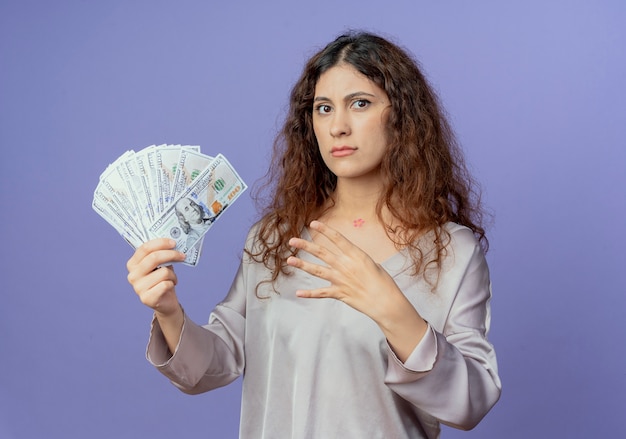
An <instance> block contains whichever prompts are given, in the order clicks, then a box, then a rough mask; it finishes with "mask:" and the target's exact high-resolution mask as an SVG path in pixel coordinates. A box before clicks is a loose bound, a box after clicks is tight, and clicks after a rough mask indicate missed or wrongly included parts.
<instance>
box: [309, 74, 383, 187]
mask: <svg viewBox="0 0 626 439" xmlns="http://www.w3.org/2000/svg"><path fill="white" fill-rule="evenodd" d="M390 107H391V103H390V101H389V98H388V96H387V93H385V91H384V90H383V89H381V88H380V87H378V86H377V85H376V84H374V83H373V82H372V81H371V80H370V79H368V78H367V77H366V76H364V75H363V74H361V73H360V72H358V71H357V70H356V69H355V68H354V67H352V66H351V65H349V64H338V65H336V66H334V67H331V68H330V69H329V70H327V71H326V72H324V73H323V74H322V75H321V76H320V78H319V80H318V81H317V84H316V86H315V98H314V101H313V129H314V131H315V137H316V138H317V143H318V145H319V149H320V154H321V155H322V158H323V160H324V163H326V166H328V168H329V169H330V170H331V172H333V173H334V174H335V175H336V176H337V178H338V179H340V178H360V177H365V176H368V177H371V176H377V175H378V170H379V168H380V162H381V160H382V158H383V156H384V154H385V152H386V150H387V136H386V122H387V115H388V113H389V110H390Z"/></svg>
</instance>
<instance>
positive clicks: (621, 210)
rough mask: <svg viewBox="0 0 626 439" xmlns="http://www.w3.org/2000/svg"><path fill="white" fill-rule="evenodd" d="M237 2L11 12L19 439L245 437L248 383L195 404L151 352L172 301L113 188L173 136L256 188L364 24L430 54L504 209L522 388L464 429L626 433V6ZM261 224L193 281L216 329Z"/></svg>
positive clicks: (509, 359) (6, 433)
mask: <svg viewBox="0 0 626 439" xmlns="http://www.w3.org/2000/svg"><path fill="white" fill-rule="evenodd" d="M222 3H226V2H222ZM222 3H217V2H208V1H199V0H198V1H178V2H164V1H143V2H140V1H125V2H123V1H107V2H95V1H94V2H86V1H56V2H47V1H28V0H26V1H18V0H16V1H6V0H3V1H0V145H1V147H2V150H1V158H0V166H1V168H0V179H1V183H2V190H1V194H0V209H1V210H0V218H1V227H0V243H1V245H2V249H3V252H2V264H1V265H0V279H1V281H2V287H1V298H2V300H1V301H0V352H1V354H0V355H1V356H2V359H1V360H0V437H2V438H9V439H17V438H20V439H21V438H41V437H47V438H95V439H98V438H109V437H115V438H140V437H151V438H155V439H157V438H169V437H173V435H176V434H179V433H180V432H184V434H185V435H186V436H189V437H207V438H234V437H236V435H237V426H238V416H239V392H240V385H239V383H236V384H233V385H231V386H229V387H227V388H224V389H219V390H216V391H214V392H211V393H208V394H204V395H200V396H194V397H191V396H187V395H184V394H182V393H180V392H178V391H177V390H176V389H175V388H174V387H173V386H171V385H170V384H169V383H168V382H167V381H166V380H165V379H164V378H163V377H162V376H160V375H159V374H158V373H157V372H156V371H155V370H153V369H152V368H151V366H149V364H148V363H147V362H146V361H145V359H144V347H145V343H146V335H147V332H148V323H149V320H150V312H149V310H148V309H146V308H145V307H143V306H142V305H141V304H140V303H139V301H138V300H137V299H136V297H135V295H134V294H133V292H132V290H131V288H130V286H129V285H128V284H127V283H126V272H125V268H124V266H125V262H126V260H127V258H128V257H129V256H130V255H131V251H130V248H129V247H128V246H127V245H126V244H125V243H124V242H123V241H122V239H121V238H120V237H119V236H118V235H117V234H116V233H115V232H114V230H113V229H112V228H111V227H109V226H108V225H107V224H106V223H105V222H104V221H103V220H102V219H100V218H99V217H98V216H97V215H96V214H95V213H94V212H93V211H92V210H91V207H90V202H91V198H92V193H93V189H94V188H95V185H96V182H97V178H98V176H99V174H100V172H101V171H102V170H103V169H104V167H105V166H106V165H107V164H108V163H109V162H110V161H112V160H113V159H115V158H116V157H117V156H118V155H120V154H121V153H122V152H123V151H125V150H126V149H129V148H135V149H140V148H142V147H144V146H147V145H150V144H153V143H191V144H200V145H202V146H203V148H204V151H206V152H213V153H216V152H223V153H225V154H226V155H227V157H229V159H230V160H231V161H232V162H233V164H234V165H235V167H236V168H237V169H238V170H239V171H240V173H241V175H242V176H243V177H244V179H245V180H246V181H247V182H248V183H254V181H255V180H256V179H257V178H259V177H260V176H261V175H262V173H263V172H264V170H265V166H266V161H267V157H268V152H269V149H270V145H271V142H272V138H273V135H274V133H275V130H276V127H277V126H278V125H279V123H280V121H281V119H282V115H283V113H284V108H285V104H286V98H287V94H288V91H289V89H290V87H291V85H292V84H293V82H294V81H295V79H296V77H297V76H298V74H299V72H300V69H301V67H302V64H303V62H304V60H305V59H306V58H307V57H308V56H309V55H311V54H312V52H313V51H314V50H315V49H316V48H319V47H320V46H321V45H323V44H325V43H326V42H328V41H329V40H331V39H332V38H333V37H334V36H335V35H336V34H338V33H339V32H340V31H342V30H344V29H345V28H348V27H354V28H365V29H369V30H374V31H378V32H381V33H383V34H385V35H388V36H390V37H393V38H395V39H397V40H398V41H400V42H401V43H402V44H403V45H405V46H406V47H408V48H409V49H410V50H411V51H412V52H413V53H415V55H416V56H417V57H418V58H419V59H420V60H421V62H422V64H423V66H424V69H425V71H426V73H427V74H428V76H429V77H430V78H431V80H432V82H433V84H434V86H435V87H436V88H437V90H438V91H439V92H440V95H441V98H442V100H443V102H444V104H445V106H446V108H447V109H448V111H449V113H450V117H451V120H452V122H453V124H454V127H455V129H456V131H457V133H458V136H459V139H460V141H461V142H462V143H463V145H464V147H465V149H466V150H467V155H468V160H469V162H470V163H471V165H472V167H473V170H474V172H475V174H476V175H477V177H478V178H479V180H480V181H481V182H482V184H483V185H484V187H485V200H486V202H487V204H488V205H489V207H490V208H491V209H492V210H493V212H494V213H495V224H494V226H493V227H492V228H491V230H490V236H491V244H492V250H491V252H490V253H489V255H488V256H489V260H490V264H491V268H492V273H493V282H494V293H495V298H494V301H493V326H492V340H493V342H494V343H495V344H496V347H497V351H498V356H499V363H500V368H501V375H502V379H503V382H504V386H505V387H504V393H503V396H502V399H501V401H500V403H499V404H498V405H497V406H496V408H495V409H494V410H493V411H492V412H491V413H490V414H489V415H488V416H487V418H486V419H485V420H484V422H483V423H482V424H481V425H480V426H479V427H478V428H477V429H475V430H474V431H472V432H469V433H463V432H457V431H453V430H451V429H445V432H444V437H447V438H461V437H463V438H504V437H506V438H528V437H533V438H538V437H541V438H544V437H545V438H556V437H563V438H590V437H619V436H625V435H626V427H624V423H623V421H622V418H623V416H624V413H625V409H626V373H625V372H624V371H625V370H626V349H625V348H624V346H625V345H624V336H625V335H626V333H625V330H624V325H623V320H624V313H625V310H626V294H625V293H626V275H625V272H626V270H625V269H624V265H625V262H626V260H625V258H624V253H623V247H624V245H625V244H626V232H625V227H624V225H625V224H624V216H625V215H626V191H625V188H626V152H625V150H626V148H625V146H626V145H625V142H624V139H625V134H626V123H625V122H626V104H625V101H624V98H625V96H624V95H625V93H624V90H625V86H624V79H625V78H626V55H625V47H626V38H625V37H626V32H625V30H624V25H623V24H624V23H625V22H626V6H625V3H624V2H623V1H621V0H615V1H591V0H590V1H586V2H583V1H551V2H546V1H535V0H534V1H524V2H515V3H517V4H515V5H512V4H510V3H512V2H501V1H474V2H466V1H447V2H438V3H437V4H435V2H425V1H415V0H412V1H388V2H380V1H378V0H376V1H374V0H358V1H356V0H355V1H345V2H336V1H329V0H318V1H316V2H295V1H286V0H283V1H275V2H256V1H248V2H234V1H233V2H229V4H228V5H226V4H222ZM383 4H384V5H385V6H383ZM254 219H255V210H254V206H253V204H252V202H251V201H250V198H249V194H245V196H244V197H243V198H242V199H240V201H238V203H237V205H236V206H234V207H233V209H232V210H229V212H228V213H227V215H226V217H224V218H223V219H221V220H220V221H219V222H218V223H217V224H216V226H215V228H214V229H213V230H212V232H211V233H210V234H209V238H208V239H207V240H206V241H205V254H204V256H203V259H202V262H201V265H200V267H198V268H195V269H190V268H185V267H182V268H180V269H179V270H178V274H179V277H180V279H181V283H180V287H179V294H180V298H181V300H182V302H183V304H184V306H185V307H186V309H187V311H188V312H189V313H190V314H191V316H192V318H194V319H195V320H196V321H198V322H203V321H205V320H206V318H207V317H208V314H209V312H210V310H211V308H212V306H213V305H214V304H215V303H216V302H217V301H219V300H220V299H221V297H222V295H223V294H224V293H225V291H226V288H227V287H228V286H229V284H230V282H231V278H232V276H233V274H234V272H235V269H236V265H237V262H238V255H239V253H240V248H241V245H242V242H243V239H244V236H245V233H246V231H247V229H248V227H249V226H250V224H251V223H252V222H253V221H254ZM329 373H331V371H329Z"/></svg>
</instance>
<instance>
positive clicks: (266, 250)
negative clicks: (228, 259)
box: [127, 33, 500, 439]
mask: <svg viewBox="0 0 626 439" xmlns="http://www.w3.org/2000/svg"><path fill="white" fill-rule="evenodd" d="M267 181H268V186H267V187H268V188H269V189H270V191H271V199H270V200H269V202H268V203H267V208H266V210H265V211H264V213H263V216H262V218H261V220H260V221H259V222H258V223H257V224H256V225H255V226H254V227H253V228H252V230H251V231H250V233H249V236H248V239H247V243H246V248H245V249H244V257H243V260H242V263H241V265H240V268H239V270H238V272H237V275H236V277H235V280H234V282H233V284H232V287H231V289H230V292H229V293H228V295H227V296H226V298H225V299H224V301H223V302H222V303H220V304H219V305H218V306H217V307H216V308H215V309H214V310H213V312H212V313H211V316H210V319H209V323H208V324H207V325H205V326H199V325H197V324H195V323H193V322H192V321H190V320H189V319H188V318H187V317H186V315H185V313H184V311H183V310H182V307H181V306H180V304H179V302H178V299H177V296H176V292H175V285H176V274H175V273H174V270H173V269H172V268H171V267H169V268H163V269H158V270H155V268H156V267H157V266H159V265H161V264H165V263H167V262H176V261H181V260H183V259H184V255H181V254H179V253H178V252H176V251H174V250H172V248H173V243H172V242H170V241H169V240H167V239H157V240H154V241H151V242H148V243H146V244H145V245H143V246H142V247H140V248H139V249H137V251H136V252H135V254H134V255H133V257H132V258H131V259H130V260H129V261H128V264H127V268H128V271H129V274H128V280H129V282H130V283H131V284H132V285H133V287H134V289H135V291H136V293H137V294H138V295H139V297H140V299H141V301H142V302H143V303H145V304H146V305H147V306H149V307H151V308H153V309H154V312H155V319H154V321H153V325H152V332H151V337H150V341H149V345H148V359H149V360H150V361H151V362H152V363H153V364H154V365H155V366H156V367H157V368H158V369H159V370H160V371H161V372H162V373H164V374H165V375H166V376H167V377H168V378H169V379H170V380H172V382H173V383H174V384H175V385H176V386H178V387H179V388H180V389H181V390H182V391H184V392H188V393H199V392H205V391H208V390H211V389H213V388H216V387H220V386H223V385H226V384H228V383H230V382H232V381H233V380H235V379H236V378H237V377H238V376H240V375H242V374H243V375H244V378H243V395H242V413H241V428H240V436H241V437H242V438H254V439H256V438H338V437H341V438H434V437H438V436H439V431H440V428H439V423H440V422H443V423H446V424H448V425H452V426H455V427H458V428H462V429H469V428H472V427H474V426H475V425H476V424H477V423H478V422H479V421H480V420H481V419H482V418H483V416H484V415H485V414H486V413H487V412H488V411H489V410H490V408H491V407H492V406H493V404H495V402H496V401H497V400H498V398H499V396H500V381H499V378H498V375H497V365H496V358H495V353H494V350H493V347H492V345H491V344H490V343H489V341H488V340H487V332H488V330H489V320H490V319H489V317H490V312H489V300H490V297H491V291H490V281H489V273H488V268H487V264H486V261H485V258H484V252H483V250H484V248H486V239H485V233H484V230H483V228H482V226H481V223H480V220H481V211H480V205H479V203H478V199H477V197H476V196H475V193H474V190H473V184H472V180H471V178H470V176H469V175H468V173H467V172H466V168H465V166H464V164H463V158H462V156H461V153H460V150H459V149H458V148H457V145H456V143H455V141H454V138H453V135H452V133H451V130H450V127H449V126H448V124H447V122H446V120H445V118H444V117H443V115H442V111H441V109H440V108H439V104H438V102H437V99H436V96H435V95H434V93H433V92H432V90H431V88H430V87H429V85H428V84H427V82H426V80H425V78H424V77H423V75H422V73H421V72H420V70H419V69H418V67H417V65H416V63H415V62H414V61H413V60H412V58H411V57H410V56H408V55H407V53H406V52H405V51H403V50H402V49H400V48H399V47H397V46H396V45H394V44H392V43H390V42H389V41H387V40H385V39H383V38H380V37H378V36H376V35H372V34H367V33H355V34H348V35H342V36H340V37H339V38H337V39H336V40H335V41H333V42H331V43H330V44H329V45H328V46H326V47H325V48H324V49H323V50H321V51H320V52H319V53H317V54H316V55H314V56H313V57H312V58H311V59H310V60H309V62H308V63H307V65H306V66H305V68H304V71H303V73H302V76H301V77H300V79H299V80H298V82H297V83H296V85H295V86H294V88H293V91H292V94H291V100H290V111H289V114H288V116H287V119H286V121H285V125H284V127H283V129H282V131H281V133H280V135H279V136H278V139H277V141H276V144H275V151H274V159H273V164H272V166H271V168H270V171H269V173H268V180H267Z"/></svg>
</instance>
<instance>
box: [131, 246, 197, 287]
mask: <svg viewBox="0 0 626 439" xmlns="http://www.w3.org/2000/svg"><path fill="white" fill-rule="evenodd" d="M184 260H185V254H184V253H181V252H179V251H176V250H156V251H153V252H151V253H148V254H147V255H145V256H144V258H143V259H141V260H140V261H139V262H137V263H136V264H135V265H132V264H130V262H129V263H128V264H127V265H128V269H129V271H128V282H130V283H131V284H134V283H135V282H136V281H138V280H139V279H141V278H143V277H146V276H147V275H149V274H150V273H152V272H154V271H155V270H156V269H157V268H158V267H160V266H163V265H165V264H168V263H171V262H182V261H184ZM170 268H171V267H170ZM162 274H163V273H162Z"/></svg>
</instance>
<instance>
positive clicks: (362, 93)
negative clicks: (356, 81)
mask: <svg viewBox="0 0 626 439" xmlns="http://www.w3.org/2000/svg"><path fill="white" fill-rule="evenodd" d="M358 96H369V97H372V98H375V97H376V95H374V94H372V93H368V92H365V91H355V92H354V93H350V94H347V95H346V96H344V98H343V100H344V101H351V100H352V99H354V98H356V97H358ZM319 101H331V99H329V98H327V97H325V96H316V97H315V99H313V102H319Z"/></svg>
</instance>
